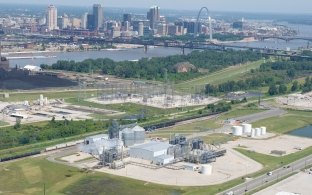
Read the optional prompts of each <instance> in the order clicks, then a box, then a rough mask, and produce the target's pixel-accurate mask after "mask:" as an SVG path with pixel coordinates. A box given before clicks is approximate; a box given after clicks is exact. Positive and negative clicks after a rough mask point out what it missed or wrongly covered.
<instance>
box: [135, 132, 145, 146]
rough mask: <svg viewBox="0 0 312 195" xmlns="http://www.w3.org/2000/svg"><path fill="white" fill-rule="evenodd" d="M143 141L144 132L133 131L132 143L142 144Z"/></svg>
mask: <svg viewBox="0 0 312 195" xmlns="http://www.w3.org/2000/svg"><path fill="white" fill-rule="evenodd" d="M144 140H145V131H141V130H135V131H134V143H135V144H142V143H144Z"/></svg>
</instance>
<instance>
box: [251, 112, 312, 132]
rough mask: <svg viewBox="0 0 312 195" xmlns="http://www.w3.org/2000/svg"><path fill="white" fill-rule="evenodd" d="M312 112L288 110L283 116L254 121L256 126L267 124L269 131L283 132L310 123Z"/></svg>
mask: <svg viewBox="0 0 312 195" xmlns="http://www.w3.org/2000/svg"><path fill="white" fill-rule="evenodd" d="M311 123H312V112H311V111H310V112H309V111H288V113H287V114H285V115H283V116H281V117H272V118H268V119H264V120H261V121H258V122H255V123H253V125H254V126H266V127H267V129H268V131H269V132H273V133H277V134H283V133H287V132H289V131H292V130H294V129H297V128H300V127H304V126H307V125H310V124H311Z"/></svg>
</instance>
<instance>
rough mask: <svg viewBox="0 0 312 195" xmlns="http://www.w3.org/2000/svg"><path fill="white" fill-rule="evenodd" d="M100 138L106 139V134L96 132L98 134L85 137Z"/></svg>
mask: <svg viewBox="0 0 312 195" xmlns="http://www.w3.org/2000/svg"><path fill="white" fill-rule="evenodd" d="M102 138H104V139H108V135H107V134H98V135H94V136H89V137H86V139H102Z"/></svg>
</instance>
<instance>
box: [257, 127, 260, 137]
mask: <svg viewBox="0 0 312 195" xmlns="http://www.w3.org/2000/svg"><path fill="white" fill-rule="evenodd" d="M256 136H257V137H259V136H261V129H260V128H256Z"/></svg>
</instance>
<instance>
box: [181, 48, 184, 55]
mask: <svg viewBox="0 0 312 195" xmlns="http://www.w3.org/2000/svg"><path fill="white" fill-rule="evenodd" d="M181 50H182V54H183V55H185V48H184V47H181Z"/></svg>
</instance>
